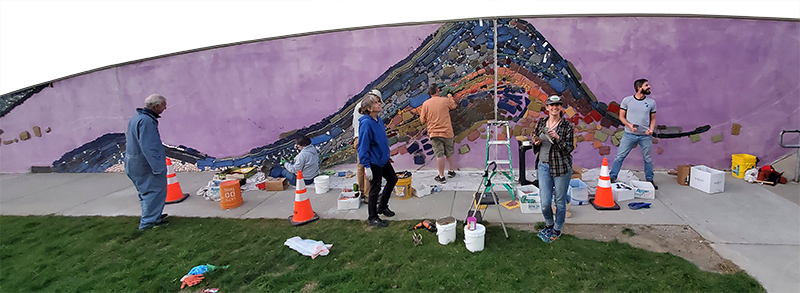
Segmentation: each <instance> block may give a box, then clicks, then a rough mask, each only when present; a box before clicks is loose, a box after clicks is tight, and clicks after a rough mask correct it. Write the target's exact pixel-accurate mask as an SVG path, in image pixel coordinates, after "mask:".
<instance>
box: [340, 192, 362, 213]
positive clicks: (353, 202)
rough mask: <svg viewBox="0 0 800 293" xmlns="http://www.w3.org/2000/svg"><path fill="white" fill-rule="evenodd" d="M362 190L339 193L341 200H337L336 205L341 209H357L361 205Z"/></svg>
mask: <svg viewBox="0 0 800 293" xmlns="http://www.w3.org/2000/svg"><path fill="white" fill-rule="evenodd" d="M360 196H361V192H359V191H345V192H342V193H340V194H339V200H337V201H336V207H337V208H338V209H339V210H340V211H343V210H357V209H358V208H359V207H361V198H360Z"/></svg>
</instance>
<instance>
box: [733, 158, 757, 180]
mask: <svg viewBox="0 0 800 293" xmlns="http://www.w3.org/2000/svg"><path fill="white" fill-rule="evenodd" d="M755 166H756V156H753V155H748V154H733V155H731V174H733V177H736V178H739V179H742V178H744V172H745V171H747V170H749V169H750V168H753V167H755Z"/></svg>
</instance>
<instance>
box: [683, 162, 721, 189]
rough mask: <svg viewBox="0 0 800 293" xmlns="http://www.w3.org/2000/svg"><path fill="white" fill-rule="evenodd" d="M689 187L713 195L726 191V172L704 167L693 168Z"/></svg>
mask: <svg viewBox="0 0 800 293" xmlns="http://www.w3.org/2000/svg"><path fill="white" fill-rule="evenodd" d="M689 186H691V187H693V188H695V189H697V190H700V191H702V192H705V193H708V194H713V193H718V192H723V191H725V172H722V171H720V170H716V169H712V168H709V167H706V166H704V165H698V166H694V167H692V172H691V176H690V177H689Z"/></svg>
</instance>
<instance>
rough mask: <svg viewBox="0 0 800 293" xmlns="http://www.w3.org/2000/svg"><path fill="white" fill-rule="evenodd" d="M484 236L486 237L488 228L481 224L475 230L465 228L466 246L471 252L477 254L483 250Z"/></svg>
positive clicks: (476, 225)
mask: <svg viewBox="0 0 800 293" xmlns="http://www.w3.org/2000/svg"><path fill="white" fill-rule="evenodd" d="M484 235H486V227H484V226H483V225H481V224H475V230H474V231H472V230H469V229H467V226H464V244H465V245H466V246H467V250H469V251H470V252H477V251H481V250H483V246H484Z"/></svg>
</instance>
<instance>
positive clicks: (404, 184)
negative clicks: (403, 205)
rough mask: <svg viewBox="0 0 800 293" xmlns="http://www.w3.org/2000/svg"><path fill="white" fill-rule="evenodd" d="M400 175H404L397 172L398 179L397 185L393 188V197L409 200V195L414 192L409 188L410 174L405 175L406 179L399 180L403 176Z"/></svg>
mask: <svg viewBox="0 0 800 293" xmlns="http://www.w3.org/2000/svg"><path fill="white" fill-rule="evenodd" d="M402 173H405V172H398V173H397V177H398V179H397V184H395V187H394V189H395V196H397V198H399V199H409V198H411V195H412V193H413V192H414V189H413V188H411V174H410V173H409V174H407V175H406V176H408V177H405V178H400V177H401V176H403V175H402Z"/></svg>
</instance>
